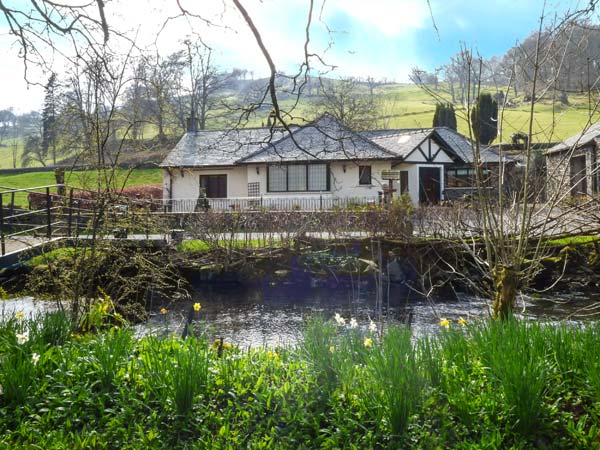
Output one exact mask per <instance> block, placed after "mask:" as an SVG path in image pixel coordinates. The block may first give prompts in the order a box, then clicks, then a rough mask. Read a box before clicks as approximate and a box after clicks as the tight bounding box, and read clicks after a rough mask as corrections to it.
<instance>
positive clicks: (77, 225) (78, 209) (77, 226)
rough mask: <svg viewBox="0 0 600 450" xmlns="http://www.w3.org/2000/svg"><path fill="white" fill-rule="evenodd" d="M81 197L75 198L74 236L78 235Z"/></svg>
mask: <svg viewBox="0 0 600 450" xmlns="http://www.w3.org/2000/svg"><path fill="white" fill-rule="evenodd" d="M81 201H82V200H81V199H79V200H77V220H76V221H75V236H76V237H79V224H80V223H81Z"/></svg>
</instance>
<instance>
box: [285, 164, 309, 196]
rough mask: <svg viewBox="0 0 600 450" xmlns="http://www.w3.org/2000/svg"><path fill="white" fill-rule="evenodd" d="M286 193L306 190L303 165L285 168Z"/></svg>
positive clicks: (304, 167)
mask: <svg viewBox="0 0 600 450" xmlns="http://www.w3.org/2000/svg"><path fill="white" fill-rule="evenodd" d="M287 171H288V172H287V176H288V188H287V190H288V191H305V190H306V178H307V176H306V175H307V174H306V166H305V165H304V164H294V165H291V166H287Z"/></svg>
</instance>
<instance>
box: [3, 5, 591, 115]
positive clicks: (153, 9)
mask: <svg viewBox="0 0 600 450" xmlns="http://www.w3.org/2000/svg"><path fill="white" fill-rule="evenodd" d="M242 1H243V4H244V5H245V6H246V8H247V9H248V10H249V12H250V14H251V15H252V17H253V18H254V20H255V22H256V24H257V26H258V28H259V29H260V30H261V32H262V33H263V37H264V38H265V41H266V42H267V45H268V48H269V49H270V51H271V52H272V54H273V57H274V60H275V63H276V65H277V67H278V69H280V70H283V71H288V72H289V71H292V70H294V68H295V67H296V65H297V64H298V62H299V61H300V60H301V56H302V50H303V38H304V26H305V17H306V14H307V11H308V0H262V1H261V0H242ZM17 3H23V0H12V4H13V5H14V4H17ZM182 4H183V5H184V6H185V7H186V8H189V9H190V10H191V11H192V12H197V13H202V14H204V15H205V16H207V17H210V18H211V19H212V20H213V21H214V22H215V23H218V24H222V25H223V27H219V26H217V27H208V28H207V27H206V26H205V25H204V24H202V23H198V22H196V21H193V20H179V21H174V22H171V23H170V24H169V25H168V26H167V27H165V29H164V31H163V32H162V33H161V34H160V35H159V36H158V38H156V36H157V29H159V27H160V26H161V25H162V23H163V21H164V18H165V17H167V16H172V15H174V14H175V13H176V12H177V9H176V2H175V0H112V1H111V2H108V3H107V10H108V14H109V21H111V23H112V24H113V26H115V27H117V28H119V29H121V30H126V31H128V32H129V33H131V34H132V35H133V33H137V35H138V43H139V44H140V45H141V46H148V45H150V43H151V42H153V41H154V40H155V39H156V40H157V46H158V48H159V50H160V51H161V52H163V53H168V52H172V51H174V50H176V49H177V48H178V46H179V45H180V44H179V42H180V41H181V40H182V39H183V38H184V37H185V36H186V35H189V34H190V33H196V34H199V35H201V36H202V37H203V39H205V41H206V42H207V43H209V44H210V45H211V46H213V47H214V48H215V60H216V61H217V63H218V64H219V65H220V66H222V67H223V68H230V67H242V68H247V69H249V70H251V71H252V72H253V74H254V76H262V75H264V74H266V70H267V67H266V64H265V62H264V59H263V58H262V55H261V54H260V52H259V51H258V48H257V46H256V43H255V41H254V39H253V37H252V36H251V34H250V33H249V31H248V29H247V27H246V26H245V24H244V23H243V21H242V18H241V17H240V15H239V14H238V13H237V12H236V11H235V9H234V8H233V6H232V4H231V2H230V0H202V1H198V0H182ZM586 4H587V1H570V0H563V1H548V2H546V14H547V20H546V23H548V24H549V23H551V22H552V20H553V18H554V15H558V16H559V17H560V16H562V15H563V14H564V13H565V12H566V11H568V10H573V9H576V8H578V7H582V6H585V5H586ZM430 5H431V11H430V7H429V4H428V3H427V0H326V1H325V3H324V4H323V0H315V6H316V8H315V9H316V11H315V20H314V26H313V30H312V42H311V43H312V45H311V49H312V50H313V51H315V52H317V53H319V54H322V55H324V58H325V60H326V61H327V62H328V63H330V64H334V65H336V66H337V69H336V70H335V71H334V74H339V75H340V76H342V75H344V76H347V75H354V76H362V77H365V76H369V75H370V76H373V77H375V78H376V79H381V78H387V79H389V80H397V81H407V79H408V73H409V71H410V69H411V68H413V67H415V66H419V67H422V68H426V69H429V70H431V69H434V68H435V67H438V66H440V65H441V64H444V63H445V62H446V61H447V60H448V58H449V57H450V56H452V55H453V54H455V53H457V52H458V50H459V49H460V46H461V43H463V44H464V45H466V46H467V47H470V48H473V49H474V50H477V51H479V52H480V53H481V54H482V55H483V56H484V57H486V58H489V57H491V56H494V55H501V54H503V53H504V52H505V51H506V50H507V49H508V48H510V47H511V46H513V45H514V44H515V43H516V42H517V41H519V40H522V39H524V38H525V37H527V36H528V35H529V34H530V33H531V32H532V31H534V30H535V29H537V27H538V22H539V18H540V16H541V14H542V10H543V7H544V1H543V0H431V2H430ZM140 11H143V14H140ZM431 13H432V14H433V19H432V17H431ZM433 20H435V24H436V25H437V28H438V30H439V34H438V32H436V31H435V29H434V26H433ZM328 29H329V30H333V32H331V33H330V32H328ZM13 41H14V39H13V38H12V37H10V36H8V35H7V34H6V26H5V24H4V22H3V21H2V19H0V51H1V52H2V55H3V58H2V64H0V81H1V84H0V86H2V88H0V108H5V107H7V106H15V107H17V109H18V110H20V111H25V110H29V109H31V108H39V106H41V101H42V98H43V94H42V91H41V89H40V88H39V87H37V88H36V87H30V88H29V89H27V86H26V83H25V82H24V81H23V80H22V77H23V70H22V64H21V63H20V61H19V60H18V58H17V53H18V48H17V47H15V46H14V45H12V43H13ZM331 41H333V45H332V46H331V47H330V46H329V44H330V42H331ZM62 65H63V64H62V63H60V62H57V64H56V70H59V71H60V68H61V67H62ZM36 77H37V78H38V79H39V80H40V81H41V82H42V83H43V82H44V80H45V79H47V74H45V73H42V72H34V73H33V78H34V79H35V78H36Z"/></svg>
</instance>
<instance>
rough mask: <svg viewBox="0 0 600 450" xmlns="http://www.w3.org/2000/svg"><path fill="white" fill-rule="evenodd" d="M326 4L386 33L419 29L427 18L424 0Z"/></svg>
mask: <svg viewBox="0 0 600 450" xmlns="http://www.w3.org/2000/svg"><path fill="white" fill-rule="evenodd" d="M326 7H327V10H328V11H332V10H337V11H343V12H345V13H346V14H348V15H349V16H350V17H352V18H353V19H354V20H356V21H357V22H360V23H363V24H365V25H367V26H369V27H372V28H375V29H377V30H378V31H379V32H381V33H383V34H384V35H386V36H389V37H394V36H402V35H405V34H407V33H410V32H411V31H413V30H415V29H422V28H424V27H425V26H426V25H427V21H429V20H430V12H429V7H428V6H427V2H426V1H425V0H370V1H365V0H337V1H335V2H332V4H327V6H326Z"/></svg>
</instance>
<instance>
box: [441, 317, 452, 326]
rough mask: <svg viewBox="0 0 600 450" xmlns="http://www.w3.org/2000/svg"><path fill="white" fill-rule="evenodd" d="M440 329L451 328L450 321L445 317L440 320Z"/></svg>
mask: <svg viewBox="0 0 600 450" xmlns="http://www.w3.org/2000/svg"><path fill="white" fill-rule="evenodd" d="M440 327H444V328H450V321H449V320H448V319H446V318H445V317H442V318H441V319H440Z"/></svg>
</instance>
